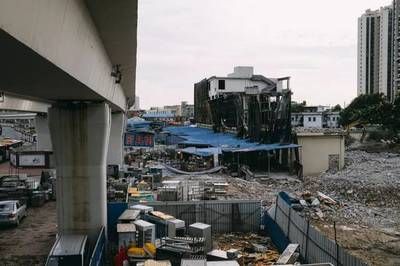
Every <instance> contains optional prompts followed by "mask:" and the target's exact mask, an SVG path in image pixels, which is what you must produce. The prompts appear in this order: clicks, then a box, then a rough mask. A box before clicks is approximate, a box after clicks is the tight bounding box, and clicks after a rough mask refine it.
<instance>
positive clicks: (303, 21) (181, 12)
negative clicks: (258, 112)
mask: <svg viewBox="0 0 400 266" xmlns="http://www.w3.org/2000/svg"><path fill="white" fill-rule="evenodd" d="M385 2H386V1H379V0H363V1H348V0H336V1H321V0H302V1H294V0H280V1H275V0H218V1H216V0H184V1H182V0H162V1H160V0H144V1H139V26H138V61H137V82H136V84H137V85H136V87H137V95H138V96H139V97H140V98H141V100H140V101H141V105H142V106H143V107H145V108H148V107H150V106H162V105H167V104H177V103H179V102H180V101H182V100H188V101H189V102H193V84H194V83H195V82H197V81H199V80H201V79H202V78H204V77H209V76H212V75H221V76H223V75H226V74H227V73H230V72H232V69H233V66H235V65H253V66H254V67H255V72H257V73H258V74H263V75H265V76H268V77H278V76H287V75H289V76H291V77H292V83H291V84H292V89H293V92H294V98H295V99H304V100H307V102H312V103H320V104H332V105H333V104H336V103H341V104H342V103H343V102H344V101H346V102H349V101H350V100H351V99H352V98H353V97H354V96H355V94H356V72H357V69H356V49H357V46H356V44H357V17H358V16H359V15H361V14H362V13H363V12H364V11H365V10H366V9H368V8H372V9H374V8H378V7H379V6H381V5H385V4H390V1H387V3H385Z"/></svg>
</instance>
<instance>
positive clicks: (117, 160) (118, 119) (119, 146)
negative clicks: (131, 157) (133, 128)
mask: <svg viewBox="0 0 400 266" xmlns="http://www.w3.org/2000/svg"><path fill="white" fill-rule="evenodd" d="M124 129H125V114H124V113H122V112H116V113H112V114H111V131H110V142H109V144H108V153H107V164H108V165H118V166H119V168H121V165H122V162H123V147H124V142H123V137H124Z"/></svg>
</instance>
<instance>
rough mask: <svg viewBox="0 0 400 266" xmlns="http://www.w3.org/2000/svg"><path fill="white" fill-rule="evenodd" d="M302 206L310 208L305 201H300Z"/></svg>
mask: <svg viewBox="0 0 400 266" xmlns="http://www.w3.org/2000/svg"><path fill="white" fill-rule="evenodd" d="M300 204H301V206H304V207H307V206H308V204H307V201H305V200H300Z"/></svg>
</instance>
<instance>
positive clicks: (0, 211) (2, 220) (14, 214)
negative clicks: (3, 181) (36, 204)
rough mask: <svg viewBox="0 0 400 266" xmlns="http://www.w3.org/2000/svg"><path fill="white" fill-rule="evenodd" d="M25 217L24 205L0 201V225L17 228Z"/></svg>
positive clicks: (16, 202) (15, 201)
mask: <svg viewBox="0 0 400 266" xmlns="http://www.w3.org/2000/svg"><path fill="white" fill-rule="evenodd" d="M26 216H27V212H26V205H25V204H22V203H21V202H20V201H18V200H7V201H0V224H14V225H16V226H17V225H19V223H20V221H21V220H22V219H23V218H24V217H26Z"/></svg>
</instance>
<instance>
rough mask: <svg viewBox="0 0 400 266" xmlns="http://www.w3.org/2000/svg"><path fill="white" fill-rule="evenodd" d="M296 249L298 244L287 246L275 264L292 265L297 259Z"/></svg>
mask: <svg viewBox="0 0 400 266" xmlns="http://www.w3.org/2000/svg"><path fill="white" fill-rule="evenodd" d="M298 248H299V244H289V245H288V246H287V247H286V249H285V250H284V251H283V253H282V254H281V256H280V257H279V259H278V261H277V262H276V263H275V264H276V265H287V264H294V263H295V262H296V261H297V259H298V258H299V253H298V252H297V250H298Z"/></svg>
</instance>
